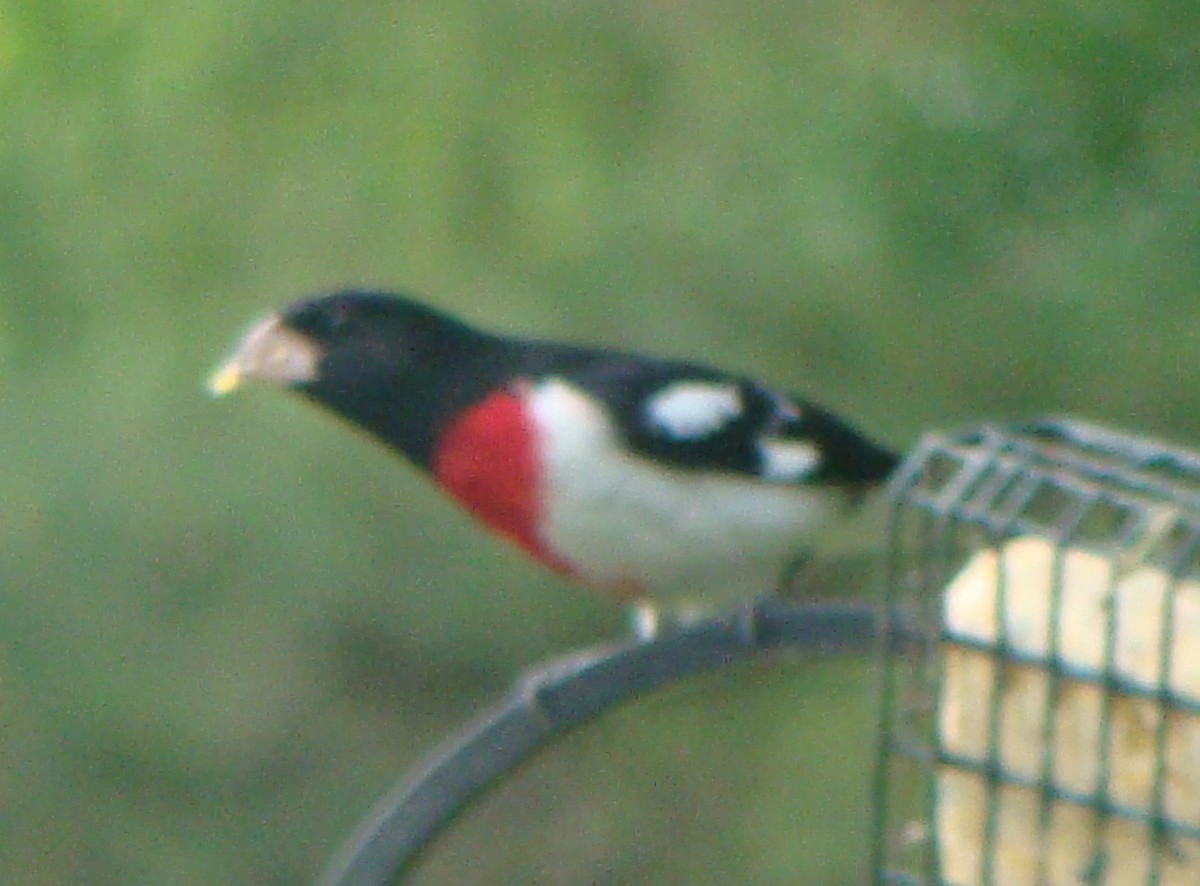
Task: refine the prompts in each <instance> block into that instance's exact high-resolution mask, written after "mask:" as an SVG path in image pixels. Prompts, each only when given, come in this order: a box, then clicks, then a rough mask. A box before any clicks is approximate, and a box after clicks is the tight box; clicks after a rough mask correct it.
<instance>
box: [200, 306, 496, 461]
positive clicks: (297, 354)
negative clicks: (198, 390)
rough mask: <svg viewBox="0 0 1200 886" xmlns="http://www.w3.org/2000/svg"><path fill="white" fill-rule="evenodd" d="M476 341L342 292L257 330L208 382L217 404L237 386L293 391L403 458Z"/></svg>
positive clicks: (413, 313) (467, 332) (458, 330)
mask: <svg viewBox="0 0 1200 886" xmlns="http://www.w3.org/2000/svg"><path fill="white" fill-rule="evenodd" d="M484 340H485V336H483V335H482V334H481V333H478V332H476V331H474V330H472V329H471V328H470V327H468V326H465V325H464V324H462V323H460V322H459V321H458V320H455V319H454V318H452V317H449V316H447V315H445V314H442V313H439V312H438V311H436V310H434V309H432V308H429V307H426V306H425V305H423V304H420V303H418V302H416V301H413V300H411V299H407V298H403V297H400V296H396V295H390V294H386V293H379V292H363V291H345V292H337V293H333V294H330V295H322V296H318V297H316V298H311V299H306V300H304V301H300V302H297V303H295V304H293V305H291V306H289V307H287V308H285V309H283V310H282V311H279V312H278V313H275V314H271V315H269V316H267V317H264V318H263V319H262V320H260V321H258V322H257V323H256V324H255V325H254V326H252V327H251V328H250V330H249V331H248V332H247V333H246V335H245V336H244V337H243V338H242V340H241V341H240V342H239V343H238V345H237V346H236V347H235V348H234V351H233V353H232V355H231V356H230V357H229V358H228V359H227V360H226V361H225V362H224V363H223V364H222V365H221V366H220V367H219V368H218V369H217V371H216V372H215V373H214V374H213V376H212V377H211V379H210V380H209V389H210V390H211V391H212V392H213V393H214V394H217V395H222V394H228V393H230V392H232V391H234V390H236V389H237V388H239V387H241V386H242V384H243V383H245V382H251V381H257V382H266V383H269V384H275V385H281V386H284V387H287V388H291V389H294V390H296V391H299V392H300V393H302V394H305V395H306V396H308V397H311V398H312V399H313V400H316V401H317V402H319V403H321V404H322V405H323V406H325V407H326V408H328V409H330V410H332V411H333V412H335V413H338V414H340V415H341V416H343V417H344V418H347V419H349V420H350V421H352V422H354V423H356V424H358V425H360V426H363V427H364V428H366V429H367V430H369V431H371V432H372V433H375V434H376V435H378V436H380V437H383V438H384V439H385V440H387V441H388V442H390V443H392V444H393V445H396V446H398V447H399V448H401V449H404V450H406V451H410V452H411V451H412V450H413V449H414V447H415V446H416V444H415V443H412V442H411V441H410V438H411V437H412V435H413V434H414V433H415V430H414V429H416V428H419V427H421V426H422V423H426V424H427V423H428V421H429V416H428V415H426V414H425V413H426V412H427V411H428V409H431V408H434V407H435V405H436V402H435V396H436V395H438V394H439V393H440V392H439V390H438V388H439V384H438V379H441V378H444V377H445V376H446V369H447V365H448V364H451V363H454V362H457V361H461V360H463V359H464V355H469V354H471V353H478V352H479V351H480V349H481V347H482V345H483V342H484Z"/></svg>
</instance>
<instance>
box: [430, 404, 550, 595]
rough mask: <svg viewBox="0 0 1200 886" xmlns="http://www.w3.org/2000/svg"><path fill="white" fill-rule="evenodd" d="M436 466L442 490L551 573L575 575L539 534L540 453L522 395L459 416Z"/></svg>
mask: <svg viewBox="0 0 1200 886" xmlns="http://www.w3.org/2000/svg"><path fill="white" fill-rule="evenodd" d="M432 467H433V476H434V477H435V478H436V479H437V481H438V483H439V484H441V486H442V488H444V489H445V490H446V492H447V493H449V494H450V495H451V496H453V497H454V498H455V499H456V500H457V501H458V502H459V503H461V504H462V505H463V507H465V508H466V509H467V510H468V511H469V512H470V513H471V514H473V515H474V516H475V517H476V518H477V519H478V520H479V521H480V522H481V523H483V524H484V525H485V526H487V527H488V528H490V529H492V530H493V531H495V532H498V533H499V534H500V535H502V536H504V537H505V538H507V539H509V540H510V541H512V542H513V543H514V544H516V545H517V546H518V547H520V548H521V549H522V550H524V551H525V552H526V553H528V554H530V555H532V556H533V557H534V558H536V559H537V560H539V561H540V562H542V563H544V564H545V565H547V566H549V567H550V568H551V569H554V570H556V571H558V572H561V573H565V574H567V575H571V574H574V570H573V569H572V568H571V566H570V564H568V563H567V562H565V561H564V560H562V559H560V558H558V557H556V556H555V555H554V554H553V553H552V552H551V551H549V550H548V549H547V548H546V546H545V544H544V543H543V542H542V540H541V537H540V536H539V534H538V525H539V522H540V517H541V494H540V492H541V470H540V467H541V465H540V453H539V451H538V447H537V442H536V439H535V432H534V427H533V424H532V422H531V420H530V418H529V415H528V413H527V412H526V410H525V405H524V403H522V402H521V398H520V397H519V396H518V395H517V394H515V393H513V392H512V391H501V392H499V393H496V394H492V395H491V396H490V397H488V398H486V399H485V400H482V401H481V402H479V403H477V404H475V405H474V406H472V407H470V408H469V409H467V410H466V411H465V412H463V413H462V414H461V415H459V416H458V418H457V419H455V421H454V422H452V423H451V424H450V426H449V427H447V428H446V429H445V431H444V432H443V433H442V435H441V437H440V438H439V439H438V443H437V448H436V449H435V451H434V453H433V459H432Z"/></svg>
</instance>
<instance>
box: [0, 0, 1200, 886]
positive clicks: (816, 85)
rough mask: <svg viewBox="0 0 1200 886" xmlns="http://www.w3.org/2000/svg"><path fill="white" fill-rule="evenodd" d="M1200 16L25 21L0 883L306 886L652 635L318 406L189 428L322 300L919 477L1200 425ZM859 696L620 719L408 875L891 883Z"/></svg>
mask: <svg viewBox="0 0 1200 886" xmlns="http://www.w3.org/2000/svg"><path fill="white" fill-rule="evenodd" d="M1198 18H1200V15H1198V14H1197V11H1196V7H1195V4H1190V3H1183V2H1177V0H1145V2H1140V3H1135V2H1133V0H1099V2H1088V3H1083V2H1072V0H1044V2H1041V3H1033V2H1028V0H1025V2H1015V3H1006V4H999V5H995V4H993V5H987V4H984V5H978V4H976V5H974V6H972V5H961V4H947V3H942V4H933V5H930V4H927V3H926V4H918V3H911V2H898V3H890V4H885V3H878V2H874V0H862V2H859V3H851V4H846V3H833V2H829V0H815V2H810V3H805V4H798V3H764V4H752V5H751V6H749V7H734V6H729V5H721V4H715V3H711V2H703V0H701V2H692V3H674V4H663V3H649V4H646V3H641V4H627V3H623V4H616V5H611V4H610V5H607V6H606V5H596V4H562V3H552V2H548V0H528V2H504V0H501V2H499V3H493V4H476V3H467V2H463V0H449V2H446V3H441V4H416V3H391V4H372V3H363V2H351V3H348V4H341V5H337V6H330V5H329V4H318V3H315V2H310V0H300V2H298V3H293V4H280V3H266V2H253V0H252V2H248V3H241V4H233V3H226V2H221V0H216V2H210V3H206V4H182V5H181V4H166V5H164V6H162V7H148V6H146V5H145V4H141V3H131V2H123V0H100V2H90V3H82V2H71V0H36V2H34V0H8V2H7V3H5V4H4V5H3V7H0V114H2V115H3V123H4V125H3V138H2V141H0V151H2V154H0V158H2V159H0V207H2V210H0V292H2V296H3V297H2V301H0V370H2V373H3V374H2V376H0V378H2V381H0V392H2V396H3V410H4V421H3V423H2V424H0V440H2V443H3V452H4V454H5V470H4V472H3V475H2V477H0V496H2V500H3V503H4V507H3V508H2V509H0V527H2V529H3V532H4V538H5V546H4V547H5V555H4V557H3V560H2V561H0V562H3V568H4V576H3V582H2V583H0V594H2V595H3V596H2V602H3V611H4V617H3V619H0V683H2V685H3V687H4V690H5V691H4V693H3V701H2V703H0V704H2V706H3V711H2V716H3V721H2V722H3V723H4V731H3V735H4V739H3V742H2V744H0V755H2V756H3V766H2V767H0V773H2V775H0V804H2V805H0V871H2V872H3V873H4V879H5V881H6V882H20V883H25V884H39V883H46V884H52V883H53V884H60V883H88V884H100V886H103V884H109V883H111V884H128V883H162V884H167V883H170V884H190V883H204V884H211V883H267V884H269V883H280V884H283V883H289V884H290V883H297V882H304V881H305V880H307V879H309V878H310V877H311V875H312V874H313V872H314V871H315V870H316V868H317V867H318V866H319V864H320V863H321V862H322V860H323V859H325V858H327V857H328V856H329V854H330V852H331V851H332V850H333V848H334V847H335V846H336V844H337V842H338V841H339V839H340V838H341V837H342V836H344V834H345V833H346V832H347V831H348V829H349V828H350V827H351V825H352V824H353V823H354V822H355V821H356V820H357V819H358V817H359V816H360V815H362V814H363V813H364V812H365V811H366V810H367V808H368V807H369V806H370V804H371V802H372V801H373V799H374V798H375V797H376V796H377V795H378V794H379V793H380V792H381V791H382V790H383V788H384V787H385V786H386V785H388V784H389V783H390V782H391V781H392V780H393V779H394V778H395V777H397V776H398V774H400V773H401V772H402V771H404V770H405V769H406V767H408V766H409V765H411V764H412V763H413V762H414V761H415V760H417V759H418V758H419V757H420V755H421V754H422V753H423V752H424V751H425V750H426V749H427V748H429V747H430V745H431V744H432V743H433V742H434V741H435V740H437V739H438V738H439V737H440V736H442V735H444V734H445V733H446V732H447V731H449V730H450V729H452V728H453V727H455V726H456V725H458V724H460V723H462V722H463V721H465V720H466V719H467V718H468V717H469V716H470V714H471V713H472V712H473V711H474V710H475V709H476V707H477V706H478V705H479V704H481V703H483V702H484V701H485V700H487V699H489V698H493V697H495V695H496V694H497V693H498V692H499V691H501V690H502V688H503V687H505V686H506V685H507V684H508V681H509V680H510V678H511V677H512V676H513V675H514V674H515V673H516V671H517V670H518V669H519V668H520V667H521V666H522V665H524V664H528V663H530V662H532V661H535V660H537V659H540V658H543V657H545V656H548V655H551V654H554V653H561V652H563V651H565V650H568V649H571V648H573V647H575V646H578V645H581V644H584V643H587V642H591V641H594V640H595V639H597V638H601V637H606V636H611V635H612V634H614V633H615V632H617V631H618V630H619V629H620V622H621V617H620V614H619V613H617V612H615V611H613V609H612V607H610V606H609V605H608V604H607V603H605V602H604V601H602V600H599V599H595V598H593V597H592V596H590V595H589V594H587V593H584V592H580V591H577V590H573V589H569V588H564V587H562V586H561V585H560V583H559V582H558V581H556V580H555V579H554V578H552V577H549V576H546V575H544V574H542V573H541V572H539V571H538V570H536V569H535V568H534V567H532V566H528V565H526V564H525V563H524V562H522V561H520V560H519V558H518V557H517V556H516V555H514V554H512V553H510V552H508V551H507V550H505V549H503V548H502V547H501V546H500V545H498V544H496V543H494V542H492V541H491V540H483V539H482V536H481V535H480V534H479V533H478V532H477V531H476V530H475V529H474V528H473V527H471V526H470V525H468V522H467V520H466V519H465V518H464V517H462V516H461V515H459V514H458V513H457V512H455V511H454V510H453V509H452V508H451V507H450V506H448V505H446V504H445V503H443V502H442V501H441V500H440V499H439V498H438V496H437V495H436V494H435V493H434V492H432V491H431V490H430V489H428V488H427V486H426V484H425V483H424V481H423V480H422V479H421V478H419V477H417V476H415V474H414V472H412V471H410V470H406V469H405V468H404V467H403V466H401V465H399V464H397V463H395V462H394V461H393V460H391V459H390V458H389V457H387V456H385V455H384V454H383V453H382V452H381V451H380V450H378V449H376V448H375V447H373V446H371V445H369V444H367V443H365V442H364V441H363V440H361V439H359V438H356V437H355V436H353V435H350V434H348V433H346V432H345V430H344V429H343V428H340V427H336V426H334V425H333V423H331V422H329V421H328V420H327V419H326V418H324V417H322V416H319V415H317V414H315V413H314V412H313V411H311V410H309V409H307V408H305V407H304V406H303V405H302V404H299V403H297V402H294V401H292V400H289V399H287V398H285V397H282V396H279V395H273V394H268V393H252V394H249V395H247V396H245V397H241V398H238V399H236V400H233V401H230V402H229V403H220V404H214V403H212V402H210V401H208V400H207V399H206V398H205V396H204V394H203V392H202V390H201V382H202V379H203V377H204V375H205V373H206V371H207V370H208V368H209V367H210V366H211V365H212V364H213V363H214V361H215V360H216V359H217V358H218V357H219V356H220V355H221V354H222V352H223V350H224V349H225V348H226V347H227V346H228V345H229V344H230V343H231V342H232V340H233V338H234V336H235V335H236V333H237V331H238V330H239V329H240V328H241V327H242V326H243V325H244V324H246V323H248V322H249V321H250V320H251V319H253V318H254V317H255V316H256V315H258V314H259V313H261V312H263V311H264V310H267V309H269V308H271V307H274V306H275V305H277V304H279V303H281V302H283V301H286V300H289V299H291V298H293V297H295V296H297V295H299V294H302V293H307V292H311V291H314V290H319V289H322V288H326V287H328V286H331V285H335V284H341V283H365V284H381V285H386V286H389V287H402V288H409V289H413V290H415V291H418V292H422V293H425V294H427V295H428V297H429V298H430V299H431V300H434V301H436V302H438V303H439V304H442V305H444V306H446V307H449V308H451V309H453V310H455V311H457V312H459V313H462V314H464V315H466V316H468V317H470V318H472V319H473V320H476V321H478V322H481V323H485V324H488V325H491V326H495V327H497V328H503V329H507V330H511V331H514V332H515V331H520V332H530V333H538V334H544V335H556V336H564V337H568V338H573V339H577V340H581V341H603V342H610V343H616V344H620V345H622V346H625V347H629V348H636V349H642V350H648V351H652V352H655V353H661V354H671V355H684V354H686V355H689V356H694V357H699V358H705V359H708V360H710V361H712V362H715V363H718V364H720V365H724V366H728V367H730V368H735V369H738V370H741V371H744V372H747V373H751V374H756V375H761V376H763V377H764V378H768V379H772V380H774V381H776V382H777V383H779V384H782V385H788V386H792V387H794V388H795V389H796V390H798V391H802V392H806V393H809V394H811V395H813V396H815V397H817V398H818V399H821V400H823V401H825V402H828V403H829V404H830V405H833V406H835V407H836V408H839V409H841V410H844V411H846V412H847V413H849V414H850V415H852V416H854V417H855V418H857V419H858V420H859V421H860V422H861V423H863V424H864V425H866V426H867V427H870V428H872V429H875V430H877V431H878V433H880V434H881V435H882V436H884V437H886V438H889V439H891V440H893V441H895V442H896V443H897V444H898V445H907V444H908V443H909V442H911V440H912V439H913V438H914V437H915V435H917V434H918V433H919V432H920V431H921V430H923V429H926V428H931V427H944V426H947V425H953V424H957V423H961V422H968V421H975V420H980V419H985V418H986V419H991V418H997V419H1003V418H1012V417H1025V416H1030V415H1035V414H1040V413H1046V412H1073V413H1078V414H1082V415H1085V416H1088V417H1091V418H1093V419H1097V420H1102V421H1108V422H1112V423H1115V424H1117V425H1119V426H1123V427H1126V428H1129V429H1132V430H1138V431H1145V432H1152V433H1164V434H1168V435H1171V436H1174V437H1176V438H1179V439H1181V440H1184V441H1191V442H1193V443H1195V442H1197V441H1200V410H1197V409H1196V408H1195V406H1194V398H1195V391H1196V389H1197V378H1196V376H1197V369H1196V367H1197V365H1198V364H1200V361H1198V360H1197V359H1196V357H1197V354H1198V352H1200V347H1198V345H1200V342H1198V340H1197V336H1198V335H1200V333H1198V330H1200V299H1198V298H1197V295H1196V291H1195V289H1196V281H1197V280H1198V279H1200V212H1198V211H1197V210H1198V208H1200V114H1197V108H1198V107H1200V27H1197V25H1198V24H1200V22H1198V21H1197V19H1198ZM871 679H872V678H871V676H870V674H869V669H868V668H867V667H866V666H865V665H861V666H860V665H855V664H848V663H846V662H837V663H829V664H825V663H802V662H786V663H779V664H777V665H774V666H766V665H764V666H760V667H754V668H748V669H743V670H739V671H737V672H735V673H732V674H728V675H721V676H718V677H714V678H711V679H707V680H704V681H699V682H698V683H696V684H693V685H689V686H687V687H682V688H680V689H679V690H677V691H672V692H670V693H664V694H663V695H662V696H661V697H655V698H652V699H647V700H645V701H643V702H640V703H638V704H637V705H635V706H632V707H630V708H627V709H625V710H623V711H620V712H616V713H615V714H614V715H613V716H611V717H608V718H605V720H604V721H603V722H601V723H600V724H598V725H597V726H595V727H593V728H590V729H588V730H586V731H584V732H583V733H580V734H579V735H578V736H576V737H575V738H573V739H572V740H570V741H568V742H567V743H566V744H564V745H562V746H561V747H560V748H558V749H556V750H555V751H554V752H553V753H552V754H551V755H549V756H548V757H547V759H546V760H544V761H540V762H539V763H538V764H537V765H536V766H535V767H534V768H533V770H532V771H531V772H530V773H529V775H528V776H527V777H526V778H524V779H522V780H519V781H518V782H515V783H514V784H512V785H510V786H508V787H506V788H505V790H504V791H502V792H501V793H499V794H497V795H496V796H495V797H493V798H491V799H490V800H489V801H488V802H487V803H486V804H484V807H483V808H481V809H480V810H479V811H478V813H476V814H475V815H474V816H472V818H471V819H470V820H469V821H467V822H466V823H465V824H464V827H463V829H462V830H461V831H459V832H457V833H456V834H455V835H454V836H453V837H452V838H451V839H450V840H449V841H448V842H447V844H446V845H445V847H443V848H442V849H440V850H439V851H435V852H434V853H433V854H432V855H431V857H430V858H429V860H428V861H427V863H426V866H425V868H424V869H423V875H424V877H425V879H424V880H423V882H430V883H434V882H440V883H452V882H454V883H457V882H479V883H483V882H498V883H511V882H528V883H547V884H554V883H616V882H656V883H662V882H681V883H682V882H687V883H704V882H714V883H726V882H734V881H739V882H762V883H795V882H803V883H806V884H808V886H822V884H830V886H841V884H845V883H850V882H858V881H861V879H862V877H863V865H864V864H865V862H864V855H863V852H864V848H865V845H866V842H865V841H866V838H865V824H866V814H867V813H866V804H867V796H868V794H867V788H866V785H867V780H868V767H869V763H870V741H871V737H870V731H871V715H872V709H871V706H870V704H869V703H868V702H867V701H866V700H865V699H868V698H869V697H870V686H871ZM439 852H440V854H439Z"/></svg>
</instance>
